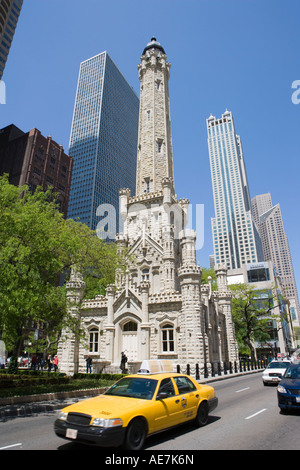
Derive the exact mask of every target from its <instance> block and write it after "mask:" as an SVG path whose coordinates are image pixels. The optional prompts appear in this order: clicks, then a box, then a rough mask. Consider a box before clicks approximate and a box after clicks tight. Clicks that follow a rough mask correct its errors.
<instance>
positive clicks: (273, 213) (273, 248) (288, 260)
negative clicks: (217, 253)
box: [251, 193, 300, 321]
mask: <svg viewBox="0 0 300 470" xmlns="http://www.w3.org/2000/svg"><path fill="white" fill-rule="evenodd" d="M251 206H252V212H253V216H254V218H255V222H256V224H257V227H258V230H259V234H260V237H261V241H262V247H263V254H264V258H265V260H266V261H268V260H270V261H272V262H273V265H274V268H275V270H276V272H277V274H278V276H280V279H281V283H282V286H283V289H284V292H283V295H284V296H286V297H287V298H288V299H289V301H290V309H291V314H292V319H293V320H296V321H299V320H300V318H299V299H298V293H297V286H296V281H295V276H294V269H293V263H292V257H291V252H290V248H289V242H288V238H287V236H286V233H285V230H284V224H283V219H282V214H281V209H280V205H279V204H276V205H275V206H273V204H272V198H271V194H270V193H266V194H260V195H258V196H255V197H254V198H253V199H252V201H251Z"/></svg>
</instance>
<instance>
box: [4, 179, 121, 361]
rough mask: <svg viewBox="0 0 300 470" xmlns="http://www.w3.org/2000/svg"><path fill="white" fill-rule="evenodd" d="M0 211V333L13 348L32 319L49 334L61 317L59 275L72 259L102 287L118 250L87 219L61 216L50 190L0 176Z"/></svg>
mask: <svg viewBox="0 0 300 470" xmlns="http://www.w3.org/2000/svg"><path fill="white" fill-rule="evenodd" d="M0 213H1V217H0V334H1V333H2V339H3V341H5V343H6V346H7V348H8V349H10V348H12V347H14V352H15V353H16V354H18V353H19V352H20V351H18V348H19V346H20V344H21V342H22V339H23V338H24V335H26V334H27V332H28V327H29V326H30V325H31V324H32V323H33V322H35V323H37V324H43V325H44V332H46V333H45V334H48V335H51V334H53V332H54V331H55V332H57V331H59V330H60V328H61V327H62V324H63V321H65V320H66V295H65V288H64V286H62V285H60V284H59V276H60V275H61V274H64V275H67V274H68V273H69V272H70V267H71V266H72V265H76V266H77V267H78V268H79V269H80V270H81V272H82V273H83V274H84V277H85V280H87V283H88V284H89V283H90V281H89V279H92V280H93V281H92V282H94V289H97V286H98V287H99V289H100V287H101V288H102V290H103V288H105V285H106V284H107V283H110V282H113V281H114V273H115V267H116V263H117V254H116V249H115V245H114V244H108V243H104V242H102V240H100V239H99V238H97V237H96V235H95V233H94V232H92V231H91V230H90V229H89V227H87V226H86V225H84V224H81V223H80V222H76V221H74V220H72V219H68V220H65V219H64V218H63V216H62V214H61V213H60V212H59V211H58V208H57V203H56V200H55V196H54V195H53V193H52V191H51V190H49V191H46V192H43V191H42V189H39V188H38V189H37V190H36V191H35V192H34V194H32V193H31V192H30V191H29V190H28V187H26V186H24V187H22V188H19V187H16V186H13V185H11V184H9V182H8V178H7V176H3V177H1V178H0ZM95 279H96V280H97V283H96V286H95ZM99 293H101V292H99ZM47 329H48V330H47Z"/></svg>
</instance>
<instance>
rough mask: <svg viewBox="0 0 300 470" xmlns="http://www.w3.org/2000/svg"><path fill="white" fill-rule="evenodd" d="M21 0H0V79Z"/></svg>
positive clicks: (16, 22) (17, 18)
mask: <svg viewBox="0 0 300 470" xmlns="http://www.w3.org/2000/svg"><path fill="white" fill-rule="evenodd" d="M22 6H23V0H0V80H1V78H2V76H3V72H4V68H5V65H6V61H7V57H8V53H9V50H10V47H11V43H12V40H13V37H14V34H15V30H16V27H17V24H18V20H19V16H20V13H21V9H22Z"/></svg>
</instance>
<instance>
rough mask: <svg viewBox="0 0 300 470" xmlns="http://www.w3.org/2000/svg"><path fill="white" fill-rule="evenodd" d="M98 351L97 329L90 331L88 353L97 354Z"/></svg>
mask: <svg viewBox="0 0 300 470" xmlns="http://www.w3.org/2000/svg"><path fill="white" fill-rule="evenodd" d="M98 351H99V332H98V330H97V328H93V329H92V330H90V344H89V352H91V353H97V352H98Z"/></svg>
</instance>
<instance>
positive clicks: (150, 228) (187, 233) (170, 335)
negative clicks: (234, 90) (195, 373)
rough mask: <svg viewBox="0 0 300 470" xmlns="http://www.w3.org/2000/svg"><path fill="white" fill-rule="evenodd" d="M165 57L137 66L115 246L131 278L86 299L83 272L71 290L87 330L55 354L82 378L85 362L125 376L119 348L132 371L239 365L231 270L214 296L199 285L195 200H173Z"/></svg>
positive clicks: (145, 58) (159, 54) (157, 54)
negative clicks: (129, 182)
mask: <svg viewBox="0 0 300 470" xmlns="http://www.w3.org/2000/svg"><path fill="white" fill-rule="evenodd" d="M166 59H167V58H166V54H165V51H164V49H163V48H162V46H161V45H160V44H159V43H158V42H157V41H156V39H155V38H152V40H151V42H150V43H149V44H147V46H146V48H145V49H144V51H143V54H142V57H141V64H139V67H138V68H139V78H140V82H141V98H140V117H139V139H138V149H137V182H136V185H137V186H136V196H133V197H131V196H130V191H129V190H128V189H122V190H120V216H121V219H122V222H123V223H121V229H120V233H119V234H118V236H117V239H116V243H117V246H118V249H119V250H121V251H122V250H124V249H126V250H127V251H128V264H127V271H126V273H125V274H124V273H123V272H121V271H119V272H117V274H116V281H115V284H114V285H110V286H108V287H107V290H106V295H105V296H97V297H96V298H95V299H91V300H84V301H81V299H82V295H83V292H84V287H85V286H84V283H83V281H82V279H81V278H80V276H79V274H78V273H76V272H72V274H71V278H70V281H69V283H68V284H67V291H68V295H69V298H70V299H72V301H73V303H72V305H73V307H72V308H73V311H72V314H73V315H74V316H76V315H77V317H78V318H79V319H80V321H81V325H82V327H83V328H84V330H85V332H86V340H81V341H76V339H75V338H74V337H72V335H71V337H68V332H66V331H63V332H62V340H61V342H60V345H59V350H58V356H59V363H60V370H61V371H63V372H66V373H68V374H72V373H73V372H74V371H77V370H78V371H81V372H83V371H85V359H86V357H87V356H88V355H90V356H92V358H93V370H94V371H95V372H100V371H102V370H106V371H116V372H119V371H120V369H119V365H120V358H121V352H122V351H125V354H126V356H127V357H128V369H129V371H130V372H135V371H137V370H138V369H139V367H140V364H141V362H142V360H144V359H171V360H172V361H173V363H174V364H180V365H183V366H184V365H186V364H191V365H192V364H196V363H198V364H199V365H200V367H204V363H207V362H219V361H221V362H222V361H235V360H237V359H238V351H237V344H236V341H235V334H234V327H233V322H232V315H231V293H230V291H229V290H228V289H227V283H226V270H225V268H224V267H222V266H220V267H218V268H217V271H216V272H217V281H218V290H217V291H213V290H212V283H211V281H209V284H207V285H201V275H202V270H201V267H200V266H198V265H197V262H196V249H195V246H196V233H195V232H194V231H193V230H191V229H187V228H186V223H187V207H188V204H189V201H188V200H186V199H181V200H177V197H176V195H175V190H174V176H173V153H172V139H171V124H170V108H169V91H168V80H169V72H170V64H169V63H168V62H167V60H166ZM74 300H76V301H75V302H74ZM76 302H77V303H76ZM76 305H77V307H76Z"/></svg>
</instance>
